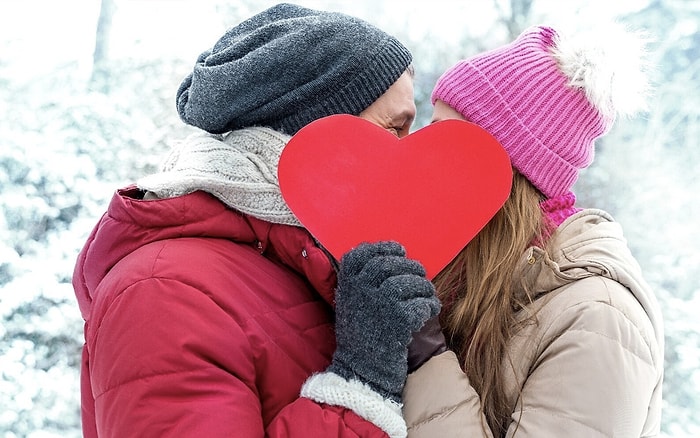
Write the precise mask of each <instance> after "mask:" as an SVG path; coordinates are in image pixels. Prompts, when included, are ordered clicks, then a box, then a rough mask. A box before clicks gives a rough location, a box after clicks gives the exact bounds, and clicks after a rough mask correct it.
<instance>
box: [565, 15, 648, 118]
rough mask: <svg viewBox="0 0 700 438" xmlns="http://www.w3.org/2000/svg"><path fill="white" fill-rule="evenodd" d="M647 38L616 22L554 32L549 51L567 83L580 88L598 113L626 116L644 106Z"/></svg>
mask: <svg viewBox="0 0 700 438" xmlns="http://www.w3.org/2000/svg"><path fill="white" fill-rule="evenodd" d="M647 43H648V37H647V36H646V34H644V33H642V32H639V31H631V30H629V29H627V28H625V27H624V26H623V25H622V24H620V23H614V24H610V25H609V26H604V27H602V28H596V29H595V30H591V31H587V32H581V33H579V34H577V35H575V36H573V35H558V37H557V38H556V39H555V43H554V47H553V48H552V54H553V55H554V57H555V59H556V60H557V62H558V63H559V67H560V69H561V71H562V72H563V73H564V74H565V75H566V76H567V77H568V78H569V85H571V86H573V87H578V88H581V89H583V90H584V91H585V93H586V97H587V98H588V100H589V101H590V102H591V104H593V105H594V106H595V107H596V109H597V110H598V111H600V112H601V114H603V115H605V116H608V117H615V116H616V115H617V114H620V115H623V116H628V115H632V114H634V113H636V112H638V111H641V110H645V109H646V99H647V97H648V94H649V91H650V86H649V82H648V78H647V72H648V70H649V68H648V67H649V66H648V63H647V59H646V58H647V50H646V45H647Z"/></svg>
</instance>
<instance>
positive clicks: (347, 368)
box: [328, 242, 440, 403]
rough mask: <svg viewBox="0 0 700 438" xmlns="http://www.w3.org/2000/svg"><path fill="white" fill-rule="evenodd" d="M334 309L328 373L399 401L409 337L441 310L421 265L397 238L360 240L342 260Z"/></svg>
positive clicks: (405, 371) (403, 382) (405, 370)
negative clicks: (333, 340)
mask: <svg viewBox="0 0 700 438" xmlns="http://www.w3.org/2000/svg"><path fill="white" fill-rule="evenodd" d="M335 311H336V339H337V349H336V351H335V354H334V355H333V361H332V363H331V365H330V366H329V367H328V371H331V372H333V373H335V374H338V375H340V376H342V377H344V378H345V379H347V380H359V381H361V382H362V383H365V384H367V385H369V386H370V387H371V388H372V389H373V390H375V391H377V392H378V393H379V394H381V395H382V396H383V397H386V398H390V399H392V400H393V401H395V402H397V403H399V402H400V401H401V393H402V391H403V387H404V384H405V382H406V374H407V355H408V344H409V342H411V336H412V334H413V332H415V331H417V330H419V329H420V328H421V327H422V326H423V324H424V323H425V321H427V320H428V319H429V318H431V317H433V316H435V315H437V314H438V312H439V311H440V302H439V301H438V299H437V297H436V296H435V289H434V287H433V285H432V283H431V282H430V281H429V280H428V279H426V277H425V269H424V268H423V266H422V265H421V264H420V263H419V262H417V261H415V260H411V259H408V258H406V252H405V250H404V248H403V247H402V246H401V245H400V244H398V243H396V242H379V243H372V244H367V243H363V244H360V245H359V246H358V247H357V248H355V249H353V250H351V251H349V252H348V253H347V254H345V255H344V256H343V258H342V259H341V262H340V270H339V272H338V290H337V292H336V307H335Z"/></svg>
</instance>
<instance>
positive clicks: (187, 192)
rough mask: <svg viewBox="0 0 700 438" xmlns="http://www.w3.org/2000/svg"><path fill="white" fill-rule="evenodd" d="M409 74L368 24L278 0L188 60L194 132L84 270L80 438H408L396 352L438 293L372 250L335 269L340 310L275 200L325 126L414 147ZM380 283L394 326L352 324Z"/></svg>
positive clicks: (114, 215)
mask: <svg viewBox="0 0 700 438" xmlns="http://www.w3.org/2000/svg"><path fill="white" fill-rule="evenodd" d="M410 64H411V54H410V52H409V51H408V50H407V49H406V48H405V47H404V46H403V45H402V44H401V43H399V42H398V41H397V40H396V39H395V38H393V37H391V36H390V35H387V34H386V33H384V32H382V31H380V30H379V29H377V28H375V27H373V26H371V25H369V24H367V23H365V22H363V21H361V20H358V19H356V18H353V17H349V16H346V15H343V14H338V13H329V12H323V11H315V10H311V9H306V8H301V7H298V6H294V5H288V4H281V5H277V6H275V7H273V8H270V9H268V10H266V11H263V12H261V13H260V14H258V15H256V16H254V17H251V18H250V19H248V20H245V21H244V22H242V23H240V24H239V25H237V26H235V27H233V28H231V29H229V30H228V31H227V32H226V33H225V34H224V35H223V36H222V37H221V39H219V41H218V42H217V43H216V44H215V45H214V47H213V48H212V49H211V50H207V51H206V52H204V53H202V54H201V55H200V56H199V58H198V60H197V63H196V65H195V67H194V70H193V72H192V73H191V74H190V75H189V76H188V77H187V78H186V79H185V80H184V81H183V83H182V85H181V86H180V88H179V90H178V93H177V109H178V112H179V114H180V117H181V118H182V120H183V121H185V122H186V123H188V124H190V125H193V126H195V127H198V128H200V129H201V130H202V131H201V132H198V133H196V134H193V135H192V136H191V137H189V138H187V139H186V140H185V141H184V142H183V143H181V144H180V145H179V146H178V147H176V148H175V149H174V150H173V151H172V152H171V154H170V155H169V157H168V158H167V160H166V161H165V163H164V165H163V169H162V171H161V172H159V173H157V174H155V175H150V176H147V177H145V178H143V179H142V180H140V181H139V182H138V184H137V185H134V186H130V187H126V188H123V189H121V190H118V191H117V192H116V193H115V195H114V197H113V199H112V201H111V203H110V205H109V207H108V210H107V212H106V213H105V215H104V216H103V217H102V218H101V220H100V221H99V223H98V224H97V226H96V227H95V229H94V230H93V232H92V234H91V235H90V237H89V239H88V241H87V243H86V244H85V247H84V248H83V250H82V252H81V253H80V255H79V257H78V261H77V264H76V268H75V273H74V278H73V285H74V288H75V291H76V296H77V299H78V302H79V304H80V309H81V312H82V315H83V317H84V319H85V341H86V343H85V347H84V351H83V365H82V372H81V381H82V421H83V431H84V435H85V436H86V437H97V436H99V437H110V436H114V437H119V438H124V437H131V436H139V437H144V436H146V437H150V436H158V437H163V436H178V437H184V436H194V435H196V436H206V437H217V436H228V437H230V436H238V437H253V436H256V437H258V436H263V435H265V436H279V437H282V436H284V437H291V436H304V437H310V436H314V437H324V436H329V437H335V436H338V437H345V436H386V435H387V434H388V435H391V436H405V433H406V432H405V424H404V422H403V419H402V417H401V411H400V408H401V390H402V388H403V383H404V381H405V378H406V364H405V361H406V345H407V344H408V339H407V337H408V338H410V334H411V332H412V331H414V330H416V329H417V328H419V327H420V326H421V325H422V324H423V322H424V321H425V320H426V319H427V318H428V317H430V316H434V315H435V313H436V312H437V309H438V304H437V301H436V299H435V297H434V294H433V289H432V285H430V284H429V282H428V281H427V280H426V279H425V273H424V271H422V268H421V267H420V266H417V264H416V263H415V262H412V261H409V260H407V259H405V257H404V254H403V253H402V249H401V248H400V247H397V246H396V245H393V246H392V245H383V246H382V245H377V246H370V247H363V248H361V250H360V251H359V252H357V253H355V254H354V256H353V258H352V259H351V260H350V262H348V263H344V262H341V267H340V271H339V272H340V274H339V275H341V274H342V280H343V283H342V284H341V287H340V288H339V292H338V295H336V291H335V289H336V283H337V277H336V269H335V268H336V263H337V262H336V261H335V260H333V259H332V258H331V257H329V256H328V255H327V254H326V252H325V251H324V250H323V248H322V247H320V246H319V245H318V244H317V242H316V241H315V240H314V239H313V237H312V236H311V235H310V234H309V233H308V232H307V231H306V230H305V229H303V228H302V227H301V226H300V224H299V223H298V221H297V220H296V218H295V217H294V215H293V214H292V212H291V211H290V210H289V208H288V207H287V206H286V204H285V203H284V201H283V199H282V197H281V194H280V191H279V187H278V184H277V163H278V160H279V156H280V154H281V151H282V149H283V148H284V145H285V144H286V142H287V141H288V140H289V138H290V137H289V136H290V135H293V134H294V133H295V132H297V131H298V130H299V129H301V128H302V127H303V126H305V125H306V124H308V123H309V122H311V121H313V120H316V119H318V118H321V117H324V116H328V115H332V114H342V113H345V114H353V115H359V116H360V117H363V118H365V119H367V120H370V121H372V122H374V123H376V124H377V125H379V126H381V127H383V128H385V129H387V130H389V131H391V132H393V133H395V134H396V135H398V136H400V137H402V136H405V135H407V134H408V131H409V128H410V126H411V123H412V121H413V119H414V117H415V111H416V110H415V105H414V102H413V84H412V74H411V67H410ZM376 258H382V260H384V261H387V260H388V265H390V266H392V267H391V269H389V270H384V271H382V272H375V271H374V270H375V268H374V267H373V266H374V265H373V264H372V261H373V260H374V259H376ZM385 265H386V264H385ZM365 277H367V278H365ZM397 278H398V279H400V281H398V282H397V281H395V280H396V279H397ZM375 280H379V281H378V283H377V284H373V285H371V292H372V293H371V294H370V296H371V299H374V300H390V301H387V302H384V303H382V304H381V305H382V306H383V308H384V309H388V310H392V311H391V312H386V313H383V314H376V315H375V314H372V312H366V313H365V314H363V315H359V316H358V317H357V318H347V315H345V314H343V313H342V308H343V306H344V304H342V303H345V302H347V301H348V300H350V301H351V300H352V294H354V293H356V291H364V292H366V291H368V290H370V289H368V288H369V287H370V286H366V285H367V284H368V283H369V282H371V281H375ZM385 280H388V281H385ZM341 291H342V292H343V294H342V295H341ZM341 298H342V299H341ZM336 300H337V303H338V304H337V307H336V308H335V309H334V305H335V304H336ZM371 307H372V304H371V302H370V303H369V307H368V308H371ZM336 311H337V312H338V313H337V318H338V324H337V332H338V333H337V336H338V343H337V348H336ZM392 315H393V316H392ZM382 318H383V319H382ZM358 324H360V325H358ZM377 324H378V325H379V326H381V327H382V329H381V330H382V331H381V333H380V332H378V331H377V330H379V329H377V330H375V331H374V332H373V331H372V330H373V327H374V326H375V325H377ZM365 332H367V333H369V334H371V335H373V336H368V335H366V334H365ZM379 335H381V336H379ZM341 341H342V342H341ZM389 357H390V358H391V360H389V359H387V358H389ZM392 360H393V361H394V362H395V363H394V362H392ZM312 375H313V377H312ZM310 377H311V378H310ZM300 392H301V394H302V396H300Z"/></svg>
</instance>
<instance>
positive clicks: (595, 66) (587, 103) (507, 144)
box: [432, 26, 646, 198]
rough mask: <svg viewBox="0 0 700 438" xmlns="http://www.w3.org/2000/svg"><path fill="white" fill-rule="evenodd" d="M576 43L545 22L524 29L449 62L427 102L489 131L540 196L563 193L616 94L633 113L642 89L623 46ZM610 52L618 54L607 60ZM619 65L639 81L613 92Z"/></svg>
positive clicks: (601, 130) (609, 121) (589, 156)
mask: <svg viewBox="0 0 700 438" xmlns="http://www.w3.org/2000/svg"><path fill="white" fill-rule="evenodd" d="M630 36H631V35H630ZM606 37H607V38H608V40H607V42H609V41H610V40H609V38H610V35H609V34H607V35H606ZM634 40H635V39H629V38H628V41H629V42H634ZM581 42H582V44H581V43H580V42H576V41H574V42H572V43H569V42H568V41H565V40H563V39H561V38H560V36H559V34H558V33H557V32H556V31H555V30H554V29H552V28H550V27H544V26H538V27H532V28H529V29H527V30H526V31H525V32H523V33H522V34H521V35H520V36H519V37H518V38H517V39H516V40H515V41H513V42H512V43H510V44H508V45H505V46H502V47H500V48H497V49H495V50H492V51H489V52H486V53H482V54H479V55H476V56H473V57H471V58H468V59H465V60H462V61H460V62H458V63H457V64H456V65H454V66H453V67H451V68H450V69H448V70H447V71H446V72H445V73H444V74H443V75H442V76H441V77H440V79H439V80H438V82H437V84H436V86H435V89H434V90H433V93H432V101H433V103H435V101H436V100H442V101H443V102H445V103H446V104H448V105H449V106H451V107H452V108H454V109H455V110H457V111H458V112H460V113H461V114H462V115H463V116H464V117H465V118H466V119H467V120H468V121H471V122H473V123H476V124H478V125H480V126H481V127H483V128H484V129H486V130H487V131H489V132H490V133H491V134H492V135H493V136H494V137H495V138H496V139H498V141H499V142H500V143H501V144H502V145H503V147H504V148H505V149H506V151H508V154H509V155H510V158H511V161H512V164H513V166H514V167H515V168H516V169H517V170H518V171H519V172H520V173H522V174H523V175H525V177H526V178H528V179H529V180H530V182H532V183H533V184H534V185H535V186H536V187H537V188H538V189H539V190H540V191H541V192H542V193H543V194H544V195H545V196H547V197H548V198H554V197H557V196H560V195H564V194H566V193H568V192H569V191H570V190H571V187H572V186H573V185H574V182H576V179H577V178H578V172H579V170H581V169H583V168H586V167H587V166H588V165H590V164H591V162H592V161H593V155H594V149H593V146H594V141H595V140H596V139H597V138H599V137H601V136H602V135H604V134H605V133H607V132H608V131H609V130H610V128H611V127H612V125H613V122H614V120H615V117H616V113H617V112H619V109H620V108H617V106H616V104H615V100H616V99H617V100H619V99H627V100H628V102H626V104H625V105H622V106H626V105H629V106H630V108H629V109H630V110H631V111H630V112H633V111H635V110H636V109H639V108H640V107H641V106H642V100H643V96H642V95H643V94H644V91H645V90H646V81H645V79H644V77H643V72H642V71H641V70H639V69H637V70H634V68H635V67H639V66H640V59H637V60H636V62H634V63H633V65H631V66H630V65H628V66H624V65H621V63H622V62H623V61H625V62H626V61H628V60H629V59H630V57H631V56H633V55H630V53H627V54H625V55H620V53H619V51H620V50H622V51H624V50H627V49H623V48H618V52H615V51H614V50H607V48H606V47H605V44H606V43H607V42H605V41H603V42H602V43H601V45H600V47H596V46H595V45H594V44H593V41H591V40H585V39H584V40H582V41H581ZM640 42H641V41H640ZM587 44H588V45H589V47H586V45H587ZM608 45H609V44H608ZM628 46H629V45H628ZM638 48H639V47H638ZM628 49H629V47H628ZM636 53H637V54H641V52H639V51H637V52H636ZM615 56H623V58H624V60H617V61H615V60H614V59H611V57H615ZM619 65H621V67H622V68H623V69H627V70H630V71H629V73H630V74H629V75H623V77H624V76H627V79H629V80H632V79H633V80H634V81H635V83H636V85H639V87H637V89H636V90H634V91H633V90H627V91H626V90H623V92H620V93H617V95H615V94H616V93H615V91H614V90H612V89H611V87H612V86H613V85H615V82H619V81H618V79H623V77H620V72H618V71H616V70H615V66H619ZM627 79H624V80H627ZM627 85H629V84H627ZM625 92H627V95H626V96H625ZM640 98H641V99H640ZM634 107H636V108H634Z"/></svg>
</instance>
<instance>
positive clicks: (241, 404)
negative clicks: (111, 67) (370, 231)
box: [73, 187, 386, 438]
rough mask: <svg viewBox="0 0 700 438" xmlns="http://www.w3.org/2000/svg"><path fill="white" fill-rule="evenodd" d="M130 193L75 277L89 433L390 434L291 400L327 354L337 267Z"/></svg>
mask: <svg viewBox="0 0 700 438" xmlns="http://www.w3.org/2000/svg"><path fill="white" fill-rule="evenodd" d="M138 197H139V192H138V190H137V189H135V188H134V187H128V188H126V189H123V190H120V191H118V192H117V193H116V194H115V196H114V198H113V199H112V202H111V203H110V205H109V208H108V211H107V213H106V214H105V215H104V216H103V217H102V219H101V220H100V222H99V223H98V225H97V226H96V227H95V229H94V230H93V232H92V234H91V235H90V237H89V239H88V241H87V243H86V244H85V247H84V248H83V250H82V252H81V253H80V255H79V257H78V262H77V265H76V268H75V272H74V276H73V285H74V288H75V291H76V296H77V299H78V302H79V304H80V310H81V312H82V315H83V318H84V319H85V347H84V350H83V364H82V372H81V385H82V388H81V392H82V415H83V417H82V422H83V430H84V435H85V436H86V437H88V438H92V437H98V436H99V437H118V438H127V437H137V436H138V437H171V436H172V437H188V436H203V437H234V436H235V437H263V436H267V437H296V436H300V437H301V436H303V437H357V436H363V437H385V436H386V434H385V433H384V432H382V431H381V430H380V429H379V428H378V427H377V426H375V425H374V424H372V423H370V422H368V421H366V420H363V419H362V418H360V417H359V416H358V415H356V414H355V413H354V412H353V411H350V410H348V409H345V408H341V407H336V406H329V405H325V404H322V403H316V402H313V401H311V400H310V399H307V398H301V397H299V391H300V388H301V386H302V384H303V383H304V382H305V381H306V379H307V378H308V377H309V376H310V375H311V374H312V373H315V372H319V371H322V370H324V369H325V368H326V367H327V366H328V364H329V363H330V359H331V356H332V354H333V351H334V348H335V334H334V331H333V308H332V299H333V288H334V287H335V282H336V278H335V271H334V270H333V268H332V265H331V263H330V261H329V259H328V258H327V256H326V255H325V254H324V253H323V251H322V250H321V249H320V248H318V246H316V245H315V244H314V242H313V239H312V238H311V237H310V235H309V234H308V233H307V232H306V231H305V230H303V229H300V228H295V227H290V226H283V225H274V224H270V223H267V222H263V221H260V220H257V219H254V218H251V217H247V216H245V215H242V214H241V213H238V212H236V211H233V210H231V209H228V208H227V207H226V206H224V205H223V204H222V203H221V202H219V201H218V200H217V199H216V198H214V197H213V196H211V195H209V194H206V193H204V192H195V193H192V194H189V195H185V196H181V197H177V198H172V199H163V200H154V201H144V200H140V199H138Z"/></svg>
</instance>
